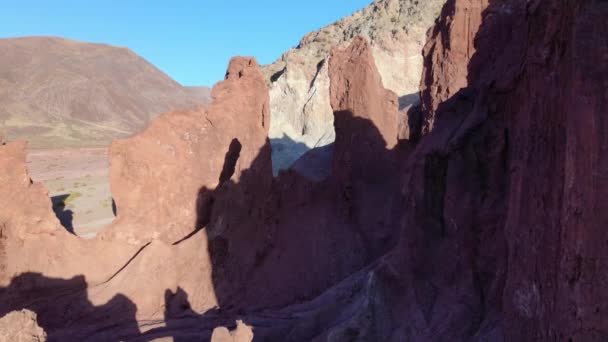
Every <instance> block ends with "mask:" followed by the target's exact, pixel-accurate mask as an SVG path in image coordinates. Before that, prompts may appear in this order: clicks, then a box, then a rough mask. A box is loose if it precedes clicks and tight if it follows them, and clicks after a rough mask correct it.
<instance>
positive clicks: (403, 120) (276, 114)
mask: <svg viewBox="0 0 608 342" xmlns="http://www.w3.org/2000/svg"><path fill="white" fill-rule="evenodd" d="M444 2H445V0H432V1H411V0H376V1H374V2H373V3H372V4H371V5H369V6H368V7H366V8H364V9H362V10H361V11H358V12H356V13H355V14H353V15H352V16H350V17H347V18H344V19H342V20H340V21H338V22H336V23H334V24H331V25H329V26H326V27H324V28H322V29H321V30H319V31H316V32H312V33H309V34H308V35H306V36H305V37H304V38H303V39H302V40H301V42H300V44H299V45H298V46H297V47H296V48H294V49H291V50H289V51H288V52H286V53H285V54H284V55H283V56H282V57H281V58H280V59H279V60H277V61H276V62H275V63H273V64H271V65H268V66H266V67H265V68H264V73H265V75H266V78H267V80H269V83H270V104H271V115H272V125H271V127H270V132H269V137H270V139H271V142H272V148H273V168H274V171H275V173H276V172H278V170H281V169H287V168H289V167H290V166H291V165H292V164H293V163H294V162H295V161H296V160H297V159H298V158H299V157H300V156H302V155H303V154H304V153H306V152H307V151H308V150H310V149H313V148H317V147H322V146H325V145H328V144H331V143H332V142H333V141H334V139H335V132H334V131H333V111H332V107H331V105H330V101H329V84H330V81H329V72H328V64H329V63H328V59H329V54H330V52H331V50H332V49H333V48H334V47H345V46H347V45H348V44H350V42H351V41H352V40H353V38H355V37H356V36H359V35H361V36H364V37H365V38H366V39H367V40H368V41H369V42H370V46H371V50H372V54H373V56H374V61H375V64H376V68H377V69H378V71H379V73H380V75H381V79H382V83H383V85H384V86H385V87H386V88H388V89H389V90H392V91H393V92H395V93H396V94H397V96H398V97H399V105H400V109H401V113H400V125H401V126H402V127H401V132H402V133H401V138H404V139H410V132H409V123H408V114H407V113H408V111H409V110H410V109H411V107H412V106H415V105H416V104H417V103H418V101H419V97H418V87H419V84H420V74H421V71H422V57H421V54H420V51H421V50H422V47H423V45H424V43H425V41H426V32H427V30H428V29H429V28H430V27H431V26H432V24H433V23H434V21H435V18H436V17H437V15H438V13H439V10H440V9H441V6H442V4H443V3H444Z"/></svg>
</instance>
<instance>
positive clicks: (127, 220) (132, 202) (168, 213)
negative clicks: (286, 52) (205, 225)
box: [103, 58, 271, 244]
mask: <svg viewBox="0 0 608 342" xmlns="http://www.w3.org/2000/svg"><path fill="white" fill-rule="evenodd" d="M236 94H238V95H236ZM212 96H213V99H214V101H213V103H212V104H211V105H210V106H209V108H208V110H204V109H203V108H200V109H198V110H197V111H186V112H173V113H166V114H163V115H161V116H160V117H159V118H158V119H156V120H154V121H153V122H152V123H151V124H150V125H149V126H148V128H147V129H146V130H145V131H144V132H142V133H140V134H138V135H136V136H134V137H132V138H129V139H124V140H118V141H115V142H114V143H113V144H112V147H111V149H110V178H111V187H112V194H113V196H114V200H115V202H116V206H117V208H118V211H117V214H118V219H117V220H116V222H115V223H114V224H113V226H112V227H110V228H109V229H107V230H106V231H104V233H103V235H104V238H107V239H112V238H120V239H124V240H126V241H128V242H130V243H134V244H141V243H145V242H148V241H150V240H152V239H160V240H162V241H164V242H167V243H174V242H177V241H178V240H180V239H182V238H184V237H185V236H187V235H188V234H189V233H191V232H193V231H194V230H195V229H198V228H202V225H201V223H200V222H198V223H197V216H196V215H197V208H196V203H197V197H198V192H199V189H201V188H203V187H206V188H215V187H217V186H218V185H219V184H220V182H223V181H226V180H227V179H230V178H232V179H233V180H236V181H238V179H239V178H240V176H241V172H242V170H247V169H250V168H251V166H252V161H253V160H254V158H256V156H258V153H260V149H261V148H262V147H263V146H264V144H265V142H266V136H267V132H268V125H269V114H268V108H269V106H268V101H269V100H268V90H267V88H266V84H265V82H264V79H263V77H262V74H261V73H260V71H259V67H258V65H257V63H256V61H255V59H251V58H235V59H233V60H232V61H231V62H230V66H229V68H228V71H227V73H226V80H225V81H223V82H220V83H219V84H218V85H216V86H215V87H214V88H213V93H212ZM231 148H233V149H238V151H236V150H235V151H229V149H231ZM229 153H236V155H235V157H236V159H235V160H234V162H235V164H234V165H230V167H229V165H227V164H225V162H226V160H225V159H226V157H227V154H229ZM225 167H226V169H223V168H225ZM270 167H271V164H270V159H269V160H268V161H267V165H262V166H259V168H260V170H259V173H260V177H261V178H259V181H260V182H261V183H263V182H267V183H268V182H270V177H269V176H268V175H266V173H265V169H267V168H270ZM222 177H224V178H226V179H223V178H222ZM264 178H265V179H266V180H264Z"/></svg>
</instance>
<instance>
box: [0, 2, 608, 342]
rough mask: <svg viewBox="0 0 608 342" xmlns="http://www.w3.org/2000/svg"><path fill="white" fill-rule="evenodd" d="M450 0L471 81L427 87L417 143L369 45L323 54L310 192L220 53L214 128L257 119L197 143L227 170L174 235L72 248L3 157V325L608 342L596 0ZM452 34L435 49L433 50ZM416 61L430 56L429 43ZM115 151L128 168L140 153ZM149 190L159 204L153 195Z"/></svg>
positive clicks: (448, 11)
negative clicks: (320, 145) (409, 137)
mask: <svg viewBox="0 0 608 342" xmlns="http://www.w3.org/2000/svg"><path fill="white" fill-rule="evenodd" d="M460 1H462V0H449V1H448V2H447V4H446V6H445V7H444V10H443V14H442V18H441V20H440V21H439V24H438V25H439V27H438V28H437V29H436V30H435V31H437V32H453V31H454V27H453V26H452V25H461V23H462V22H463V21H462V18H460V17H461V16H463V15H467V16H470V17H471V18H477V17H478V16H481V18H482V20H481V26H479V27H473V26H464V28H466V30H467V32H462V36H463V37H468V36H474V37H475V39H474V43H473V44H474V47H475V53H474V54H473V55H471V56H467V58H463V59H458V60H454V61H453V63H465V64H466V66H462V65H458V66H456V65H454V67H455V69H457V70H465V69H466V70H467V71H466V84H465V85H464V87H463V89H460V90H459V91H457V92H456V93H454V94H453V95H451V96H450V97H449V98H446V99H445V100H441V99H440V98H441V97H443V96H445V94H443V93H442V92H438V93H435V94H434V93H433V92H431V93H430V96H437V97H438V98H437V99H433V100H432V101H431V103H436V110H435V112H434V113H427V112H423V113H422V114H423V117H425V118H432V125H429V126H428V127H429V129H428V130H427V132H426V134H424V135H421V136H420V137H419V140H414V141H397V140H396V137H395V134H398V130H397V128H396V127H395V125H394V124H395V122H396V120H395V112H396V110H397V108H396V107H397V106H396V103H395V94H394V93H392V92H390V91H387V90H385V89H384V88H383V87H382V84H381V82H380V81H379V80H380V76H379V73H378V71H377V69H376V68H375V67H374V65H373V62H372V54H371V53H370V47H369V45H368V44H367V42H366V40H365V39H359V38H357V39H355V40H354V41H353V43H352V44H351V46H349V47H348V48H346V49H336V50H334V52H333V53H332V58H331V59H330V63H329V64H328V74H329V77H330V85H329V87H330V91H331V97H330V99H331V102H330V104H331V105H332V107H333V108H332V110H333V111H334V115H335V120H334V125H335V132H336V142H335V146H334V147H335V148H334V160H333V163H332V172H331V174H330V175H329V177H328V178H327V179H325V180H323V181H321V182H318V183H315V182H310V181H308V180H307V179H305V178H303V177H302V176H300V175H298V174H296V173H295V172H293V171H286V172H283V173H281V174H279V176H278V177H277V178H275V179H273V178H272V176H271V169H270V161H271V159H270V153H269V151H270V149H269V148H270V146H269V142H268V141H267V140H265V137H264V136H263V134H260V132H258V131H260V130H261V131H265V129H266V127H268V126H267V121H266V119H267V116H265V115H264V116H262V115H260V113H267V111H264V110H263V109H264V108H267V107H265V106H262V105H260V104H262V103H268V97H267V95H266V94H265V92H264V91H260V92H258V91H252V89H251V88H249V87H244V88H241V85H242V84H250V85H251V86H255V87H258V86H261V87H262V88H264V84H263V81H262V79H261V76H260V74H259V71H258V69H257V68H256V67H255V65H254V63H253V62H252V61H251V60H250V59H236V60H234V61H233V63H232V64H231V66H230V69H229V72H228V76H227V78H228V79H227V80H226V81H225V82H224V83H223V84H221V85H219V86H218V89H219V90H221V89H225V90H226V92H225V94H226V95H225V96H214V98H215V101H216V102H217V104H215V105H216V106H218V107H215V108H216V110H217V108H221V109H222V111H218V116H221V115H220V114H223V115H224V116H221V117H220V118H218V119H219V120H220V122H221V121H222V120H226V121H227V122H230V123H231V125H238V124H239V123H235V122H231V121H233V120H235V119H234V117H235V116H238V115H240V114H242V113H247V115H252V116H255V118H256V120H252V121H251V122H249V124H250V125H253V126H245V124H243V126H242V127H240V126H239V127H240V128H239V129H242V130H239V131H238V133H239V135H237V136H236V137H235V138H234V139H238V141H239V142H240V144H239V145H237V144H236V143H234V144H233V143H232V140H230V139H231V137H230V138H226V141H225V142H227V143H228V144H229V146H228V148H227V149H226V147H224V148H223V149H222V148H220V147H218V146H215V148H214V149H210V150H209V152H208V155H206V158H205V159H204V160H205V161H207V160H210V161H211V164H214V163H216V159H217V155H218V154H219V155H220V156H223V157H224V163H223V167H221V170H219V168H218V169H217V170H216V169H214V170H215V171H219V174H218V173H215V177H219V181H217V184H216V185H214V184H215V183H214V184H212V185H211V187H208V186H202V188H198V187H197V188H196V190H197V191H198V195H197V197H196V199H195V202H196V204H195V207H194V208H195V209H194V210H195V212H196V217H195V221H196V222H198V223H199V224H197V225H195V227H200V228H202V229H193V230H192V231H191V233H190V234H189V235H188V236H186V237H185V239H182V240H180V242H179V243H177V244H169V243H167V241H169V242H171V241H173V239H169V238H168V237H171V234H173V232H172V231H170V229H169V228H168V227H167V226H162V227H160V228H158V227H150V226H149V227H148V228H149V229H151V230H152V233H147V232H145V231H143V229H144V228H146V227H143V226H142V227H138V226H136V225H129V224H126V223H124V230H123V232H126V233H125V235H120V234H118V232H120V228H121V225H118V224H117V225H116V226H114V227H112V228H113V230H114V233H113V234H108V235H107V236H106V238H107V239H105V240H104V239H99V240H94V241H93V242H90V243H87V242H84V241H81V240H77V239H76V240H74V238H68V237H67V236H69V235H67V233H65V232H64V231H57V230H56V229H54V227H56V226H57V225H58V224H57V222H56V220H53V219H52V217H51V216H50V215H51V214H49V213H50V208H49V207H48V206H49V204H48V203H47V208H46V210H45V209H44V207H43V205H42V197H43V195H44V189H42V188H41V187H40V186H38V185H36V184H31V182H29V178H28V177H27V175H26V174H25V166H24V165H25V164H24V163H23V160H22V159H23V158H22V157H20V156H21V155H23V147H24V146H23V144H10V145H7V146H2V147H0V180H2V182H1V183H0V184H2V187H0V207H1V208H4V206H11V205H12V207H9V209H10V210H2V211H0V223H3V225H2V226H1V227H0V228H1V229H2V234H0V237H2V239H1V240H0V251H2V253H3V254H2V259H0V260H1V261H2V262H1V263H0V265H1V266H2V267H3V268H2V273H1V275H2V278H1V280H2V285H1V286H3V287H2V288H0V316H4V315H5V314H6V313H8V312H10V311H13V310H20V309H22V308H28V309H30V310H32V311H34V312H36V313H37V315H38V322H39V324H40V326H41V327H43V328H44V329H45V331H47V333H48V334H49V339H51V340H52V339H56V340H62V341H63V340H68V341H69V340H70V339H72V340H99V341H103V340H121V339H123V340H126V339H128V340H133V341H147V340H155V339H157V340H162V339H165V338H175V339H176V340H179V341H200V340H208V339H211V338H216V339H219V338H226V339H228V340H234V338H235V337H236V336H237V335H238V333H235V334H234V335H232V334H230V333H229V332H228V329H227V328H221V327H230V328H231V329H232V328H233V327H235V326H238V325H242V324H245V325H247V326H248V327H250V328H251V329H252V330H253V332H254V336H253V337H254V338H255V339H256V340H257V339H259V340H270V341H275V340H281V341H345V340H346V341H351V340H359V341H603V340H605V339H606V336H608V333H607V331H608V322H607V321H606V317H607V316H606V315H605V314H604V312H605V310H606V303H608V298H607V297H608V291H607V290H606V288H607V287H606V286H605V285H606V283H607V282H608V279H607V277H608V263H607V260H608V256H607V255H606V248H605V244H606V241H608V237H607V236H606V232H605V227H606V224H607V223H608V214H607V213H608V208H606V204H605V203H606V201H605V200H604V195H605V194H606V193H607V192H608V160H607V158H608V154H606V153H605V152H606V148H607V146H608V143H607V142H606V136H607V134H608V132H607V130H608V126H607V123H606V120H603V115H604V114H605V113H606V111H607V109H608V108H607V104H608V94H607V93H606V89H607V87H606V85H607V84H606V80H608V63H607V56H608V45H607V42H606V40H605V37H606V33H608V24H607V22H606V20H605V18H606V17H607V16H608V3H606V2H603V1H594V0H577V1H570V0H567V1H559V2H557V1H551V0H507V1H500V2H498V1H496V2H494V1H490V2H489V3H488V4H487V6H479V2H478V1H474V0H469V1H462V2H461V3H460V5H459V6H460V7H459V8H460V10H459V11H457V12H454V11H453V9H454V8H455V6H456V4H457V3H458V2H460ZM450 16H452V17H450ZM449 18H452V19H449ZM448 19H449V20H448ZM464 28H463V29H464ZM469 31H470V32H469ZM445 37H446V36H444V35H441V34H439V35H434V36H432V37H431V40H441V41H443V43H442V44H443V45H442V46H444V47H446V46H448V45H446V44H445V43H446V41H445ZM429 44H430V45H428V46H433V45H435V46H437V44H438V43H437V42H435V43H433V42H430V43H429ZM445 54H446V56H452V55H454V54H452V53H450V52H447V50H446V53H445ZM424 58H425V63H426V65H433V63H432V61H433V59H434V58H435V54H434V49H430V50H427V51H426V54H425V56H424ZM252 64H253V65H252ZM433 68H435V67H433ZM436 68H439V70H433V71H432V72H430V71H428V70H427V72H429V73H430V74H432V75H434V76H433V77H436V79H437V80H438V82H448V81H449V79H450V77H453V76H454V74H453V70H455V69H454V68H451V67H446V68H442V67H441V63H440V64H439V66H437V67H436ZM459 77H460V76H459ZM254 80H255V82H254ZM241 82H242V84H241ZM547 84H551V85H552V86H547ZM255 89H257V88H255ZM428 89H431V88H425V92H428V91H429V90H428ZM219 90H218V94H222V92H219ZM215 93H216V91H215V90H214V94H215ZM243 94H246V95H243ZM233 101H234V102H235V103H240V104H241V106H239V105H235V106H236V107H231V106H230V105H229V104H230V103H231V102H233ZM231 108H232V109H231ZM253 108H257V109H262V111H261V112H260V111H258V110H253ZM223 110H226V111H223ZM213 112H214V105H212V106H211V107H210V109H209V112H208V113H213ZM220 112H221V113H220ZM179 115H182V116H188V117H190V116H192V117H197V115H198V116H201V115H203V119H204V115H205V112H197V113H190V114H188V115H186V114H184V113H182V114H178V117H179ZM209 119H210V120H211V122H213V123H214V125H215V124H216V123H215V121H213V118H211V117H209ZM241 119H242V120H244V121H248V119H247V118H241ZM169 122H171V123H175V122H177V121H171V120H169V119H167V118H166V117H163V118H159V119H158V123H159V124H164V125H166V124H167V123H169ZM429 122H430V121H429ZM262 123H263V125H262ZM193 124H194V123H192V122H191V121H185V122H184V123H182V124H179V125H177V124H175V125H174V126H171V130H172V131H174V132H175V133H174V134H176V135H179V133H180V132H187V131H188V130H189V129H190V128H191V127H190V126H191V125H193ZM217 125H219V127H222V126H221V125H222V124H221V123H217ZM152 126H154V124H152ZM227 126H229V125H227ZM245 128H247V129H248V130H245ZM431 128H432V129H431ZM224 129H230V128H227V127H222V130H224ZM155 132H156V133H155ZM231 132H235V131H231ZM153 133H154V134H159V136H160V137H162V139H168V138H166V137H167V133H166V132H164V131H163V130H161V129H157V130H155V128H153V127H151V128H150V130H149V132H147V133H144V135H146V134H148V135H149V138H147V139H152V137H153V136H154V135H153ZM162 134H165V135H162ZM218 134H219V133H218ZM241 134H244V135H245V136H243V135H241ZM258 135H259V136H261V138H260V137H258ZM137 139H141V137H139V138H137V137H136V138H134V139H133V141H134V142H137ZM258 139H260V140H259V141H258ZM152 141H155V140H152ZM174 143H175V142H174ZM175 144H177V143H175ZM395 144H396V145H395ZM240 145H242V146H240ZM247 145H252V146H256V147H257V149H258V150H259V151H260V152H259V153H258V155H253V156H252V155H249V152H247V153H246V152H244V151H248V150H247V148H249V147H248V146H247ZM138 146H144V147H146V146H147V145H138ZM159 146H160V144H159ZM230 146H232V147H230ZM180 148H182V147H180ZM159 149H160V148H159ZM144 151H146V152H145V153H146V154H147V153H153V152H155V151H149V150H144ZM226 151H227V152H226ZM237 151H238V152H237ZM125 156H127V157H126V158H125V165H126V164H127V163H128V162H129V161H130V160H133V161H139V160H145V158H144V157H143V156H141V155H138V154H137V151H136V150H135V151H132V152H131V154H125ZM241 158H244V159H243V160H242V161H241ZM249 158H253V159H249ZM220 159H221V158H220ZM162 160H163V162H166V160H165V159H162ZM175 160H176V163H184V164H183V168H184V169H185V168H187V167H192V165H193V164H190V161H189V160H188V159H181V158H177V159H175ZM241 162H243V163H245V164H244V165H248V167H247V168H238V167H237V165H239V163H241ZM199 164H201V163H200V161H199ZM155 166H156V167H159V165H155ZM150 167H152V165H150ZM202 167H208V166H205V165H204V163H203V166H202ZM165 170H166V172H167V176H166V177H167V178H166V181H167V182H171V184H172V186H173V187H178V186H179V184H180V183H181V182H188V180H183V179H181V178H180V177H179V175H180V174H181V173H184V172H187V171H185V170H180V168H177V167H176V168H175V169H165ZM178 171H179V172H180V173H177V172H178ZM237 171H238V172H237ZM174 172H176V173H174ZM237 174H238V176H237ZM144 175H145V173H144ZM169 176H172V177H169ZM143 179H146V182H149V183H150V184H153V185H151V186H165V184H159V182H158V181H157V180H155V179H153V178H152V177H150V178H146V177H144V178H143ZM144 185H145V184H144ZM142 186H143V185H142ZM167 189H170V188H169V187H167ZM161 195H162V196H164V194H159V195H158V196H161ZM150 196H153V195H149V196H148V197H150ZM162 196H161V197H158V198H153V200H154V201H157V202H160V203H167V202H166V201H163V197H162ZM148 197H146V196H142V197H141V198H140V199H139V201H140V205H142V207H143V206H146V205H148V203H141V202H144V201H151V199H150V198H148ZM26 201H31V202H33V203H34V205H33V206H32V207H31V208H30V207H28V204H27V203H28V202H26ZM13 202H14V203H13ZM178 202H179V200H176V203H178ZM38 203H40V207H37V206H38ZM123 203H128V201H126V202H125V201H123ZM125 205H127V204H125ZM167 205H169V204H167ZM132 208H134V209H133V210H135V208H136V206H135V204H132ZM156 209H158V210H161V209H162V208H160V207H157V208H156ZM118 211H119V213H120V211H121V204H120V201H118ZM127 213H129V211H127ZM25 214H27V215H31V218H27V217H20V216H21V215H25ZM124 215H127V214H126V213H125V214H124ZM129 215H131V214H129ZM140 219H141V220H145V219H146V218H145V217H143V218H140ZM122 220H124V221H123V222H129V220H128V219H127V218H123V219H122ZM130 230H132V231H130ZM146 234H147V235H148V237H147V239H138V235H142V236H146ZM125 237H126V239H125ZM74 241H75V242H74ZM148 241H149V242H150V244H149V245H147V244H146V243H147V242H148ZM133 243H135V245H132V244H133ZM142 245H143V246H142ZM129 248H130V249H129ZM121 253H124V254H121ZM91 256H94V257H95V258H96V259H95V261H91V259H90V258H91ZM100 256H105V257H100ZM123 256H124V258H123ZM205 258H206V259H205ZM119 261H120V262H119ZM113 263H119V265H115V264H113ZM120 265H124V266H123V267H120ZM78 267H80V268H78ZM94 267H95V268H97V269H96V270H92V269H93V268H94ZM9 269H10V270H9ZM7 270H8V271H7ZM19 270H32V271H33V272H39V273H44V276H43V275H42V274H27V273H26V274H20V273H18V271H19ZM77 272H78V273H77ZM104 272H105V273H104ZM47 274H48V275H47ZM77 274H82V275H81V276H77ZM49 275H51V276H54V277H55V278H50V276H49ZM85 279H86V282H85ZM89 280H91V281H89ZM182 284H183V286H182ZM160 289H165V290H164V291H162V292H163V293H162V294H161V293H160V292H161V291H160ZM205 300H206V301H205ZM214 305H217V306H218V308H217V309H216V310H213V309H212V308H213V306H214ZM237 320H240V321H242V322H243V323H242V324H235V322H236V321H237ZM66 322H70V323H69V324H66ZM218 327H220V328H218ZM238 331H239V329H238V328H237V332H238ZM242 331H244V332H247V331H248V332H247V333H246V334H244V337H245V338H247V339H251V334H250V331H249V330H248V329H244V330H242ZM245 335H246V336H245Z"/></svg>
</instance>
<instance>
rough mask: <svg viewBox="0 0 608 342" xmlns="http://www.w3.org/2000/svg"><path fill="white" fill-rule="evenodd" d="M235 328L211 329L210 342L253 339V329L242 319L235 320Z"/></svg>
mask: <svg viewBox="0 0 608 342" xmlns="http://www.w3.org/2000/svg"><path fill="white" fill-rule="evenodd" d="M236 323H237V325H236V329H234V330H233V331H230V330H228V329H227V328H224V327H218V328H215V329H214V330H213V335H212V336H211V342H251V341H253V331H251V327H249V326H247V325H246V324H245V323H243V321H237V322H236Z"/></svg>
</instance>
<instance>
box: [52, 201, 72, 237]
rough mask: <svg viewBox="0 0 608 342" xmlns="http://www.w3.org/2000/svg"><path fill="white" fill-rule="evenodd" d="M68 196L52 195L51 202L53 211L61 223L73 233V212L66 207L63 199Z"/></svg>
mask: <svg viewBox="0 0 608 342" xmlns="http://www.w3.org/2000/svg"><path fill="white" fill-rule="evenodd" d="M68 197H70V195H69V194H65V195H57V196H52V197H51V203H52V204H53V212H54V213H55V215H56V216H57V218H58V219H59V222H60V223H61V225H62V226H63V227H64V228H65V229H66V230H67V231H68V232H70V233H71V234H75V233H74V225H73V223H72V221H73V219H74V212H73V211H72V210H70V209H66V203H65V201H66V200H67V199H68Z"/></svg>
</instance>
